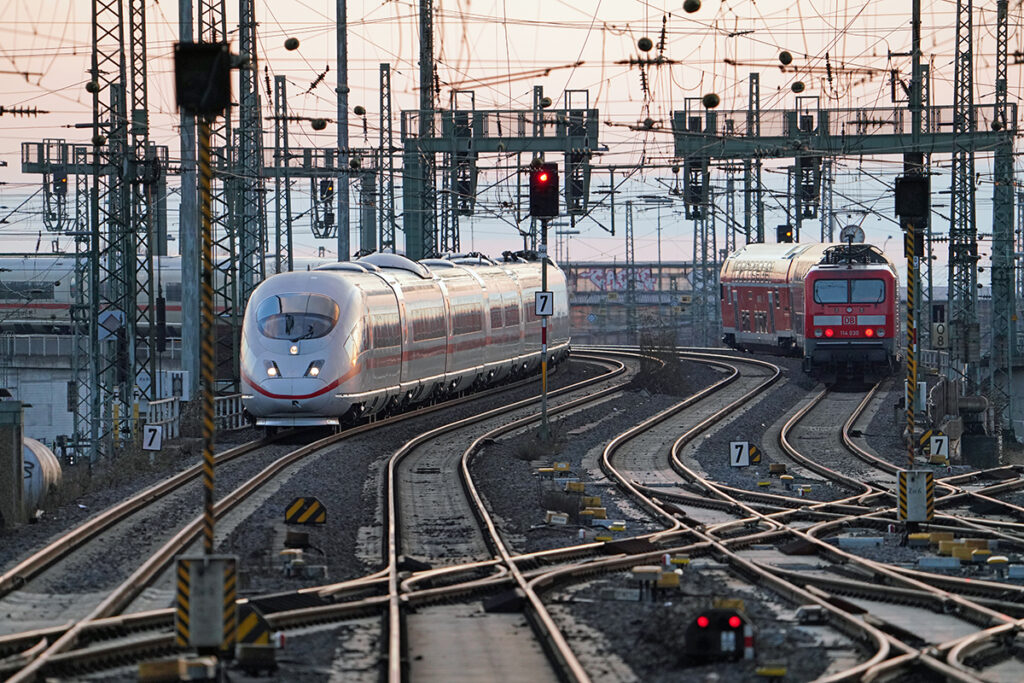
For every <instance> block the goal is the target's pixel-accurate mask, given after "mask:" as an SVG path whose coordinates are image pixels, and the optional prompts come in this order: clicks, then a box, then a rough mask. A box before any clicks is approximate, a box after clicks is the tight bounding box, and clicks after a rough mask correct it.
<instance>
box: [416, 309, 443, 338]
mask: <svg viewBox="0 0 1024 683" xmlns="http://www.w3.org/2000/svg"><path fill="white" fill-rule="evenodd" d="M445 334H446V330H445V324H444V311H442V310H441V309H440V308H427V309H423V310H421V311H418V312H417V313H416V317H414V318H413V321H412V337H413V339H414V340H415V341H425V340H427V339H440V338H441V337H444V336H445Z"/></svg>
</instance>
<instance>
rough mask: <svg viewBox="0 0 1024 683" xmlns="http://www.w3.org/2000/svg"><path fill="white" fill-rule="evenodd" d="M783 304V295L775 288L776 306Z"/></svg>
mask: <svg viewBox="0 0 1024 683" xmlns="http://www.w3.org/2000/svg"><path fill="white" fill-rule="evenodd" d="M781 306H782V297H781V296H780V295H779V290H777V289H776V290H775V308H780V307H781Z"/></svg>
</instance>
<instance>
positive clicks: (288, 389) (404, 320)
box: [241, 253, 569, 428]
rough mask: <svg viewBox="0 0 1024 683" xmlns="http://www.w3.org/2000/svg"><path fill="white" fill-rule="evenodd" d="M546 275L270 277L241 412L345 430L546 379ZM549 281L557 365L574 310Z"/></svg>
mask: <svg viewBox="0 0 1024 683" xmlns="http://www.w3.org/2000/svg"><path fill="white" fill-rule="evenodd" d="M541 267H542V266H541V263H540V262H539V261H536V260H528V259H527V258H526V257H525V255H511V254H507V255H506V256H505V260H503V261H501V262H494V261H491V260H490V259H487V258H484V257H480V256H471V257H452V258H448V259H429V260H424V261H419V262H416V261H412V260H410V259H407V258H405V257H404V256H400V255H397V254H385V253H379V254H371V255H369V256H365V257H363V258H361V259H358V260H355V261H348V262H343V263H332V264H328V265H324V266H321V267H320V268H318V269H316V270H313V271H310V272H295V273H282V274H279V275H275V276H273V277H270V278H268V279H267V280H266V281H264V282H263V283H262V284H261V285H260V286H259V287H257V288H256V290H255V291H254V292H253V294H252V296H251V297H250V299H249V303H248V305H247V306H246V311H245V318H244V321H243V327H242V345H241V375H242V403H243V405H244V406H245V409H246V411H247V412H248V413H249V415H250V416H251V417H252V418H253V420H254V422H255V424H256V425H257V426H264V427H268V428H276V427H281V426H313V425H339V424H341V423H342V421H345V420H351V419H358V418H360V417H366V416H369V415H374V414H378V413H382V412H390V411H397V410H402V409H404V408H406V407H408V406H410V405H412V404H415V403H419V402H424V401H427V400H430V399H432V398H441V397H444V396H446V395H450V394H452V393H457V392H462V391H466V390H469V389H471V388H474V387H479V386H484V385H488V384H493V383H496V382H499V381H501V380H503V379H506V378H508V377H510V376H519V375H523V374H526V373H530V372H532V371H535V370H536V369H537V368H538V367H539V365H540V355H541V320H540V318H539V317H538V316H537V315H536V310H535V307H534V294H535V293H536V292H538V291H540V290H541V278H542V274H541ZM547 274H548V290H549V291H551V292H552V294H553V299H554V306H553V313H552V315H551V317H550V318H549V322H548V338H547V351H548V358H549V359H550V360H551V361H552V362H553V363H555V362H558V361H560V360H562V359H563V358H565V357H566V356H567V355H568V353H569V304H568V295H567V292H566V284H565V276H564V275H563V274H562V271H561V270H560V269H559V268H558V267H557V266H554V265H549V266H548V268H547Z"/></svg>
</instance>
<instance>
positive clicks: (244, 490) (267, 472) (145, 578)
mask: <svg viewBox="0 0 1024 683" xmlns="http://www.w3.org/2000/svg"><path fill="white" fill-rule="evenodd" d="M531 379H532V378H531ZM529 381H531V380H521V381H520V382H516V383H513V384H512V385H505V386H502V387H495V388H493V389H488V390H485V391H483V392H477V393H474V394H472V395H470V396H464V397H460V398H457V399H453V400H450V401H445V402H443V403H438V404H435V405H431V406H425V407H423V408H420V409H418V410H415V411H411V412H407V413H402V414H399V415H395V416H392V417H388V418H385V419H383V420H377V421H373V422H369V423H366V424H362V425H358V426H356V427H352V428H350V429H347V430H345V431H343V432H341V433H338V434H332V435H331V436H328V437H325V438H323V439H320V440H318V441H314V442H313V443H311V444H308V445H306V446H303V447H301V448H299V449H297V450H295V451H292V452H290V453H288V454H286V455H284V456H282V457H281V458H279V459H278V460H276V461H275V462H273V463H271V464H270V465H268V466H267V467H266V468H264V469H263V470H262V471H260V472H259V473H258V474H256V475H255V476H254V477H252V478H250V479H249V480H247V481H246V482H244V483H243V484H242V485H241V486H239V487H238V488H236V489H235V490H234V491H232V492H230V493H228V494H227V495H226V496H224V497H223V498H221V499H220V500H219V501H218V502H217V504H216V506H215V516H216V517H218V518H219V517H220V516H222V515H223V514H225V513H226V512H228V511H229V510H231V509H232V508H234V507H235V506H236V505H238V504H239V503H240V502H242V501H243V500H245V499H246V498H247V497H248V496H249V495H251V494H252V493H253V492H254V491H256V490H257V489H259V488H260V487H261V486H263V485H264V484H266V483H267V482H269V481H270V480H271V479H273V477H274V476H275V475H276V474H277V473H278V472H280V471H281V470H282V469H284V468H286V467H288V466H289V465H292V464H294V463H295V462H297V461H299V460H301V459H302V458H305V457H307V456H308V455H310V454H312V453H314V452H316V451H318V450H321V449H323V448H325V447H328V446H331V445H334V444H335V443H338V442H340V441H342V440H344V439H347V438H350V437H352V436H355V435H358V434H361V433H364V432H368V431H372V430H375V429H379V428H381V427H384V426H388V425H391V424H395V423H398V422H402V421H406V420H410V419H413V418H417V417H421V416H423V415H425V414H429V413H432V412H436V411H438V410H443V409H446V408H449V407H452V406H455V405H460V404H462V403H466V402H470V401H476V400H478V399H479V398H482V397H484V396H488V395H491V394H494V393H497V392H501V391H508V389H509V387H510V386H521V385H523V384H526V383H527V382H529ZM202 523H203V517H202V516H199V517H197V518H196V519H194V520H193V521H192V522H191V523H190V524H188V525H187V526H186V527H184V528H183V529H181V530H180V531H179V532H178V533H177V534H175V535H174V537H172V538H171V540H170V541H168V542H167V543H166V544H165V545H164V546H162V547H161V548H159V549H158V550H157V551H156V552H154V553H153V554H152V555H151V556H150V557H149V558H148V559H147V560H146V561H145V562H144V563H143V564H142V565H141V566H140V567H138V568H137V569H136V570H135V571H134V572H133V573H132V574H131V575H130V576H129V578H128V579H127V580H125V581H124V582H122V583H121V584H120V585H119V586H118V587H117V588H115V589H114V590H113V591H112V592H111V593H110V594H109V595H108V596H107V597H106V598H104V600H103V601H102V602H101V603H100V604H99V605H97V606H96V607H95V608H94V609H93V610H91V611H90V612H89V614H88V615H86V616H85V617H84V618H83V619H81V620H79V621H77V622H76V623H75V624H74V625H73V626H71V627H70V628H69V629H67V630H66V631H65V632H64V633H63V634H62V635H61V636H60V637H58V638H57V639H56V640H55V641H54V642H53V643H52V644H50V645H49V647H47V648H46V649H45V650H44V651H43V652H42V653H40V654H39V655H38V656H37V657H36V658H35V659H33V661H32V662H31V663H29V664H28V666H26V667H24V668H23V669H21V670H20V671H19V672H17V673H16V674H15V675H14V676H12V677H11V678H10V679H9V681H8V683H22V682H25V681H31V680H34V679H35V678H36V676H37V675H38V674H39V673H41V672H42V670H43V668H44V667H45V666H46V664H47V662H48V661H49V660H50V659H51V658H53V657H55V656H56V655H58V654H60V653H62V652H65V651H67V650H69V649H71V648H72V647H74V645H75V644H76V642H77V641H78V639H79V638H80V637H81V636H82V634H83V633H84V632H85V631H86V629H87V627H88V626H89V624H90V623H91V622H93V621H95V620H97V619H102V618H104V617H108V616H111V615H113V614H115V613H116V612H117V611H119V610H121V609H123V608H124V607H126V606H127V605H128V604H129V603H130V602H131V601H132V600H133V599H134V598H135V597H136V596H137V595H138V594H139V593H140V592H141V591H142V590H143V589H144V588H145V586H146V585H148V583H149V582H151V581H152V580H153V579H154V578H156V577H157V576H158V575H159V574H160V572H161V571H162V570H163V569H164V567H166V566H167V565H168V564H169V563H170V562H171V560H173V558H174V556H175V555H176V554H178V553H179V552H181V550H182V549H184V548H185V547H187V546H188V545H189V544H190V543H191V542H192V541H194V540H195V538H197V537H198V535H199V533H200V532H201V531H202Z"/></svg>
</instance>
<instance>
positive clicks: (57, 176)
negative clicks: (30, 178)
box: [53, 168, 68, 197]
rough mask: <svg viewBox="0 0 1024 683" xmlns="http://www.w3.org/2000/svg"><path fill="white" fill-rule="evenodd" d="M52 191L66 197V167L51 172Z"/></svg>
mask: <svg viewBox="0 0 1024 683" xmlns="http://www.w3.org/2000/svg"><path fill="white" fill-rule="evenodd" d="M53 193H54V194H55V195H57V196H58V197H66V196H67V194H68V172H67V169H63V168H59V169H56V170H54V172H53Z"/></svg>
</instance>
